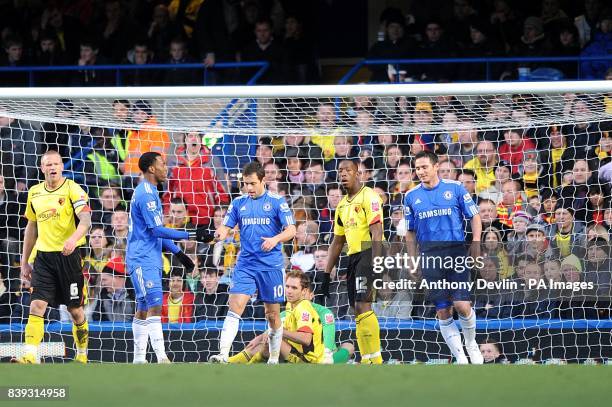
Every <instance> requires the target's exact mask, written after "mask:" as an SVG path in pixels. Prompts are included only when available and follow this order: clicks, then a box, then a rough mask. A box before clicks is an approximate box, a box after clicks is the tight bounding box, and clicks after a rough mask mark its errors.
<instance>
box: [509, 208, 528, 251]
mask: <svg viewBox="0 0 612 407" xmlns="http://www.w3.org/2000/svg"><path fill="white" fill-rule="evenodd" d="M532 222H533V217H532V216H531V215H529V213H527V212H526V211H516V212H515V213H514V215H513V216H512V229H510V230H509V232H508V233H507V235H506V240H507V248H508V253H509V254H510V256H512V258H515V257H518V256H520V255H521V254H523V253H525V244H526V242H527V227H528V226H529V225H530V224H531V223H532Z"/></svg>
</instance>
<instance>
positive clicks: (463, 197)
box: [404, 179, 478, 243]
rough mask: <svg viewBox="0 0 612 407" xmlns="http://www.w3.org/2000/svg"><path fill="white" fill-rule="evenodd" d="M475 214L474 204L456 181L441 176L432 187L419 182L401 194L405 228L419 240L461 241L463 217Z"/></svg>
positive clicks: (463, 237)
mask: <svg viewBox="0 0 612 407" xmlns="http://www.w3.org/2000/svg"><path fill="white" fill-rule="evenodd" d="M476 214H478V207H477V206H476V203H475V202H474V201H473V200H472V196H471V195H470V194H469V193H468V192H467V191H466V189H465V188H464V187H463V185H462V184H461V183H460V182H458V181H452V180H445V179H440V181H439V182H438V185H436V186H435V187H433V188H431V189H428V188H426V187H425V186H424V185H423V184H419V185H418V186H416V187H415V188H413V189H411V190H410V191H408V192H406V195H405V197H404V216H405V218H406V229H407V230H411V231H414V232H415V233H416V239H417V242H419V243H422V242H463V241H464V240H465V235H464V229H465V228H464V224H463V220H464V218H465V219H471V218H472V217H473V216H474V215H476Z"/></svg>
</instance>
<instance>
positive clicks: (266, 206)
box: [263, 202, 272, 212]
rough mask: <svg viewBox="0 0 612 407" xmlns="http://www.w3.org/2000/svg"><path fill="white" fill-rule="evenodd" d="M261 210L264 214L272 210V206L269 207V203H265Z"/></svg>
mask: <svg viewBox="0 0 612 407" xmlns="http://www.w3.org/2000/svg"><path fill="white" fill-rule="evenodd" d="M263 210H264V211H265V212H270V210H272V205H270V202H266V203H265V204H264V206H263Z"/></svg>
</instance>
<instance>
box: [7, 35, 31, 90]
mask: <svg viewBox="0 0 612 407" xmlns="http://www.w3.org/2000/svg"><path fill="white" fill-rule="evenodd" d="M3 46H4V51H5V53H6V54H5V55H2V56H1V58H0V66H6V67H9V68H10V67H14V68H17V67H20V66H28V65H30V64H29V63H28V61H26V60H25V56H24V54H23V41H22V40H21V39H20V38H17V37H13V38H7V39H6V40H4V44H3ZM0 78H1V79H2V81H1V83H2V86H14V87H19V86H22V87H23V86H28V74H27V73H26V72H3V73H2V74H1V76H0Z"/></svg>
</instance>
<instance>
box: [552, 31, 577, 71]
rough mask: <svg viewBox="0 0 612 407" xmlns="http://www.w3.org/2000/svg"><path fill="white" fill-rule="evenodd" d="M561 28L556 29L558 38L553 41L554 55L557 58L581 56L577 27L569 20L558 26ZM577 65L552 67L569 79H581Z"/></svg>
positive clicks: (565, 64) (560, 64)
mask: <svg viewBox="0 0 612 407" xmlns="http://www.w3.org/2000/svg"><path fill="white" fill-rule="evenodd" d="M557 25H558V26H559V27H558V28H556V29H554V31H553V32H554V33H558V34H556V36H555V37H554V40H553V49H552V52H551V53H552V55H554V56H556V57H577V56H578V55H580V38H579V36H578V30H577V29H576V26H575V25H574V24H572V23H571V22H570V21H569V20H568V21H566V22H564V23H560V24H557ZM576 65H577V64H576V63H575V62H573V63H569V64H567V63H558V64H554V65H552V66H553V67H554V68H556V69H558V70H560V71H561V72H563V74H564V77H565V78H567V79H579V78H578V71H577V67H576Z"/></svg>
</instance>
